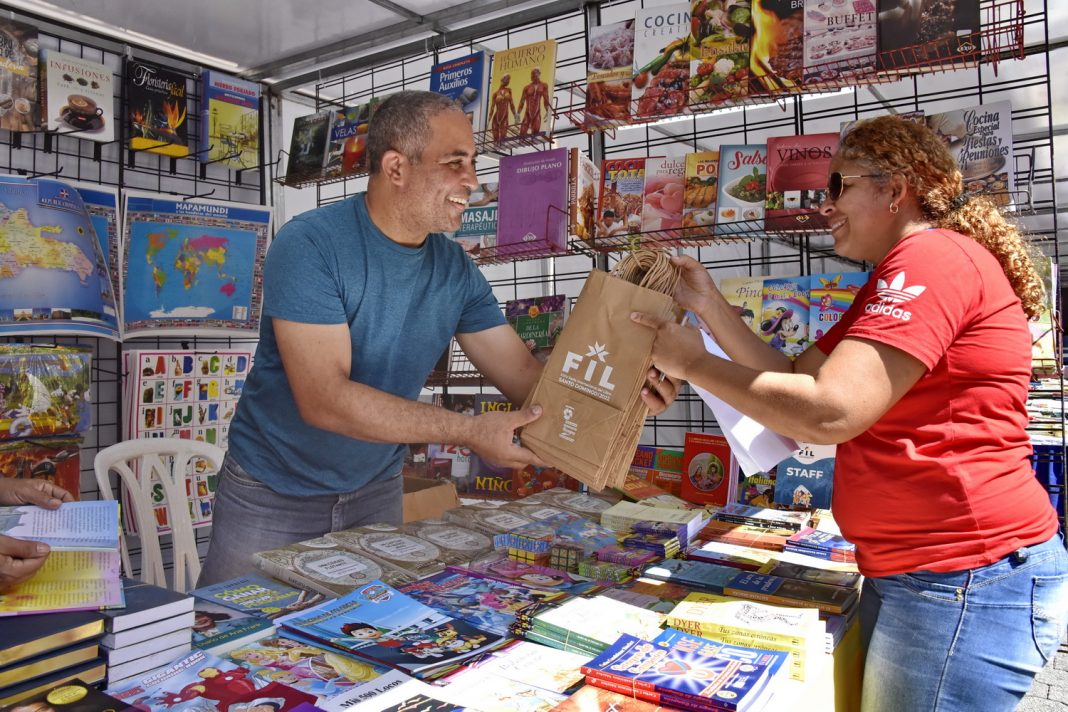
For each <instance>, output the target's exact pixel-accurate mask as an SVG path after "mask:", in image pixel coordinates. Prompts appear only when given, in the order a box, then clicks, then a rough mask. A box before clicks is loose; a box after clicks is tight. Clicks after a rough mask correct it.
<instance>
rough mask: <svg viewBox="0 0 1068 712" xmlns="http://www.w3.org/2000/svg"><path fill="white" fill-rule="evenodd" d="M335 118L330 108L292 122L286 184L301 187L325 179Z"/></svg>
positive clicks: (333, 111)
mask: <svg viewBox="0 0 1068 712" xmlns="http://www.w3.org/2000/svg"><path fill="white" fill-rule="evenodd" d="M336 116H337V112H336V111H335V110H333V109H328V110H325V111H317V112H315V113H314V114H308V115H307V116H298V117H297V118H296V119H294V120H293V134H292V137H291V139H290V143H289V163H288V164H287V165H286V185H292V186H299V185H301V184H302V183H308V182H310V181H315V180H318V179H320V178H322V177H323V165H324V164H325V163H326V156H327V148H328V147H329V146H330V143H331V140H332V137H331V134H332V131H333V126H334V120H335V118H336Z"/></svg>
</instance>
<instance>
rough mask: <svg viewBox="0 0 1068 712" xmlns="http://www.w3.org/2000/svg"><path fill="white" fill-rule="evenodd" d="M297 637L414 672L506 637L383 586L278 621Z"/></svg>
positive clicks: (364, 588)
mask: <svg viewBox="0 0 1068 712" xmlns="http://www.w3.org/2000/svg"><path fill="white" fill-rule="evenodd" d="M278 623H279V624H280V625H282V626H284V627H285V628H288V629H290V630H293V631H296V632H297V633H299V634H301V635H304V636H307V637H309V638H312V639H314V640H317V641H319V642H320V643H325V644H327V645H331V646H333V647H335V648H338V649H341V650H348V651H352V652H354V653H356V654H357V655H360V656H361V657H366V658H370V659H372V660H375V661H376V662H381V663H385V664H387V665H391V666H393V667H398V668H400V669H402V670H405V671H409V672H418V671H421V670H425V669H428V668H433V667H438V666H440V665H441V664H444V663H453V662H455V661H458V660H461V659H463V658H467V657H470V656H472V655H475V654H477V653H479V652H482V651H483V650H485V649H486V648H488V647H490V646H492V645H494V644H495V643H497V642H498V641H499V640H500V639H501V636H498V635H494V634H492V633H488V632H485V631H482V630H479V629H478V628H475V627H474V626H472V625H470V624H469V623H467V622H465V621H463V620H458V619H455V618H451V617H450V616H447V615H444V614H442V613H440V612H438V611H436V610H434V609H433V608H430V607H429V606H425V605H423V604H422V603H419V602H418V601H417V600H415V599H414V598H412V597H410V596H406V595H404V594H403V593H401V592H400V591H397V590H396V589H394V588H392V587H391V586H388V585H386V584H384V583H382V582H381V581H377V580H376V581H372V582H371V583H369V584H367V585H365V586H360V587H359V588H357V589H356V590H355V591H353V592H352V593H350V594H348V595H347V596H344V597H342V598H339V599H337V600H334V601H328V602H326V603H323V604H320V605H319V606H316V607H315V608H311V609H308V610H307V611H301V612H299V613H294V614H291V615H288V616H283V617H282V618H279V619H278Z"/></svg>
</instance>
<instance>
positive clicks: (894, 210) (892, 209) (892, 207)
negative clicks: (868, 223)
mask: <svg viewBox="0 0 1068 712" xmlns="http://www.w3.org/2000/svg"><path fill="white" fill-rule="evenodd" d="M900 209H901V208H899V207H898V206H897V203H890V214H891V215H897V211H898V210H900Z"/></svg>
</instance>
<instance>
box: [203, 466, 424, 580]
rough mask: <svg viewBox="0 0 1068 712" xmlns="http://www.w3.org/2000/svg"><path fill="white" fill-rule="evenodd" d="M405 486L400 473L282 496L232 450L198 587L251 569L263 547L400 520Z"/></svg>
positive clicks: (224, 469)
mask: <svg viewBox="0 0 1068 712" xmlns="http://www.w3.org/2000/svg"><path fill="white" fill-rule="evenodd" d="M403 490H404V488H403V480H402V479H401V475H400V473H399V472H398V473H397V474H395V475H393V476H391V477H387V478H385V479H382V480H377V481H373V482H371V483H370V484H368V485H365V486H363V487H361V488H360V489H358V490H356V491H355V492H349V493H347V494H341V495H316V496H313V497H292V496H289V495H282V494H278V493H277V492H275V491H274V490H272V489H271V488H269V487H268V486H267V485H265V484H263V483H261V482H259V481H257V480H256V479H255V478H253V477H252V476H251V475H250V474H249V473H248V472H246V471H245V470H244V469H243V468H242V467H241V466H240V465H238V464H237V462H235V461H234V459H233V458H232V457H231V456H230V455H229V454H228V455H227V456H226V459H225V460H224V461H223V464H222V467H221V468H220V469H219V486H218V488H217V489H216V492H215V513H214V515H213V517H212V529H211V541H210V542H209V544H208V555H207V557H206V558H205V559H204V567H203V569H202V570H201V572H200V578H199V579H198V580H197V586H198V587H199V586H207V585H209V584H213V583H218V582H220V581H225V580H227V579H231V578H233V577H235V576H239V575H240V574H244V573H249V572H250V571H252V570H253V564H252V555H253V554H254V553H256V552H257V551H266V550H268V549H276V548H278V547H280V546H285V545H286V544H292V543H293V542H296V541H303V540H304V539H314V538H315V537H319V536H322V535H323V534H325V533H327V532H336V531H340V530H342V529H348V528H350V527H355V526H360V525H363V524H374V523H376V522H384V523H388V524H400V523H401V520H402V519H403V496H404V495H403Z"/></svg>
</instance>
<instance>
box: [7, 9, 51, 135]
mask: <svg viewBox="0 0 1068 712" xmlns="http://www.w3.org/2000/svg"><path fill="white" fill-rule="evenodd" d="M37 55H38V42H37V28H36V27H34V26H33V25H28V24H26V23H24V22H18V21H17V20H11V19H8V18H4V19H0V129H4V130H7V131H36V130H37V127H38V125H39V124H40V120H41V119H40V97H39V95H38V86H37V74H38V69H37Z"/></svg>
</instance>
